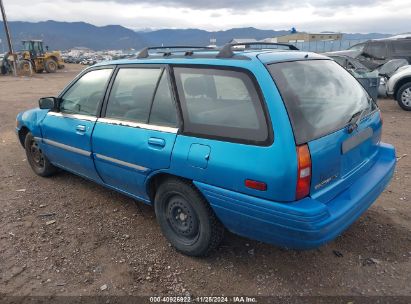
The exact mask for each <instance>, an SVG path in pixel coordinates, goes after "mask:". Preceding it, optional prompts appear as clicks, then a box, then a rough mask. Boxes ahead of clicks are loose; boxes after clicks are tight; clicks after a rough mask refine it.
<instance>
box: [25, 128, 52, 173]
mask: <svg viewBox="0 0 411 304" xmlns="http://www.w3.org/2000/svg"><path fill="white" fill-rule="evenodd" d="M24 147H25V150H26V155H27V160H28V162H29V164H30V166H31V168H32V169H33V171H34V173H36V174H37V175H40V176H42V177H47V176H51V175H53V174H54V173H56V171H57V168H56V167H54V166H53V165H52V164H51V163H50V161H49V160H48V159H47V157H46V156H45V155H44V154H43V151H42V150H41V149H40V147H39V144H38V142H37V141H36V139H35V138H34V137H33V134H31V133H28V134H27V135H26V139H25V140H24Z"/></svg>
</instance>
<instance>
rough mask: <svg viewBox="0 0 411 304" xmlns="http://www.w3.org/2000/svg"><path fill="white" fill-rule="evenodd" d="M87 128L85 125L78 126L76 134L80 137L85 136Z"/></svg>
mask: <svg viewBox="0 0 411 304" xmlns="http://www.w3.org/2000/svg"><path fill="white" fill-rule="evenodd" d="M86 130H87V128H86V126H84V125H78V126H77V127H76V133H77V134H79V135H83V134H84V133H85V132H86Z"/></svg>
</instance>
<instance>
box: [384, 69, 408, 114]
mask: <svg viewBox="0 0 411 304" xmlns="http://www.w3.org/2000/svg"><path fill="white" fill-rule="evenodd" d="M380 95H383V96H390V97H393V98H394V99H395V100H397V102H398V104H399V106H400V107H401V108H403V109H404V110H406V111H411V65H406V66H403V67H400V68H399V69H398V70H397V71H396V72H395V73H394V74H393V75H392V76H391V77H390V78H389V79H388V80H387V79H385V80H384V79H383V80H381V83H380Z"/></svg>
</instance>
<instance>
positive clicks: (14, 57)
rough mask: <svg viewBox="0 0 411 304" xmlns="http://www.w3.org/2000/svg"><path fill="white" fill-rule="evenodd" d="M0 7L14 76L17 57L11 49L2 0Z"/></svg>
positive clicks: (0, 0) (1, 0)
mask: <svg viewBox="0 0 411 304" xmlns="http://www.w3.org/2000/svg"><path fill="white" fill-rule="evenodd" d="M0 8H1V14H2V16H3V23H4V31H5V32H6V38H7V43H8V45H9V52H10V55H11V56H13V70H14V71H13V73H14V76H17V66H16V59H17V58H16V55H15V54H14V51H13V44H12V42H11V37H10V31H9V25H8V23H7V17H6V11H5V10H4V5H3V0H0Z"/></svg>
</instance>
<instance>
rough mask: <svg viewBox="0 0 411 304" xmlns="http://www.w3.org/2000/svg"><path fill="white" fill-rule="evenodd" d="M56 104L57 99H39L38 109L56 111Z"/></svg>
mask: <svg viewBox="0 0 411 304" xmlns="http://www.w3.org/2000/svg"><path fill="white" fill-rule="evenodd" d="M58 104H59V103H58V98H56V97H43V98H40V99H39V107H40V109H42V110H55V109H58Z"/></svg>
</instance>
